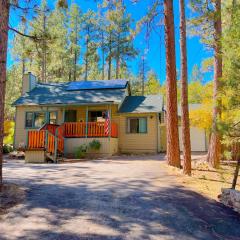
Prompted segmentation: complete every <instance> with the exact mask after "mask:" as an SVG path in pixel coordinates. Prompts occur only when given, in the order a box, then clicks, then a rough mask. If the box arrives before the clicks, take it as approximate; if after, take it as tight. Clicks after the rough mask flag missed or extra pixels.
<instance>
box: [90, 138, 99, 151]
mask: <svg viewBox="0 0 240 240" xmlns="http://www.w3.org/2000/svg"><path fill="white" fill-rule="evenodd" d="M89 148H90V149H92V150H99V149H100V148H101V143H100V141H98V140H93V141H91V142H90V143H89Z"/></svg>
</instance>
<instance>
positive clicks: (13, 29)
mask: <svg viewBox="0 0 240 240" xmlns="http://www.w3.org/2000/svg"><path fill="white" fill-rule="evenodd" d="M8 29H9V30H11V31H13V32H15V33H17V34H19V35H21V36H23V37H28V38H31V39H33V40H36V41H40V40H42V39H41V38H38V37H37V36H33V35H28V34H25V33H22V32H20V31H18V30H17V29H15V28H12V27H10V26H8Z"/></svg>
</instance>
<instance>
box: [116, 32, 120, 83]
mask: <svg viewBox="0 0 240 240" xmlns="http://www.w3.org/2000/svg"><path fill="white" fill-rule="evenodd" d="M119 68H120V36H119V34H118V46H117V56H116V79H118V78H119Z"/></svg>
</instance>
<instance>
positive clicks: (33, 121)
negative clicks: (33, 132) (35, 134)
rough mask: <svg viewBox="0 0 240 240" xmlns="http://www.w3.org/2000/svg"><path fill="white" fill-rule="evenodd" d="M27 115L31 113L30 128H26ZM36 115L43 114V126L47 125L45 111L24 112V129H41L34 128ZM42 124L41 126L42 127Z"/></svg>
mask: <svg viewBox="0 0 240 240" xmlns="http://www.w3.org/2000/svg"><path fill="white" fill-rule="evenodd" d="M29 113H31V114H32V115H33V118H32V126H31V127H28V126H26V120H27V114H29ZM36 113H44V116H45V117H44V122H45V123H44V124H46V123H47V120H48V119H47V112H45V111H27V112H25V121H24V126H25V129H39V128H41V127H36V126H35V114H36ZM44 124H43V125H44Z"/></svg>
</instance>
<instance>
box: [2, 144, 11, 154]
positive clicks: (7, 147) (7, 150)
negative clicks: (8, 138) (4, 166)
mask: <svg viewBox="0 0 240 240" xmlns="http://www.w3.org/2000/svg"><path fill="white" fill-rule="evenodd" d="M12 151H13V146H12V145H10V144H4V145H3V153H10V152H12Z"/></svg>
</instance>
